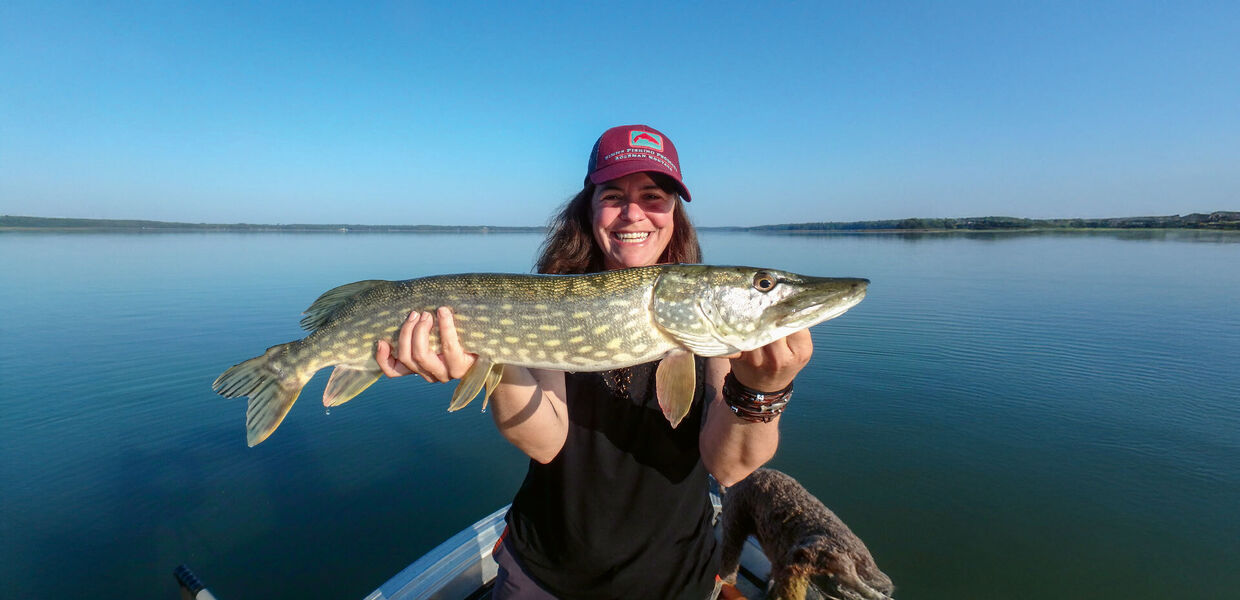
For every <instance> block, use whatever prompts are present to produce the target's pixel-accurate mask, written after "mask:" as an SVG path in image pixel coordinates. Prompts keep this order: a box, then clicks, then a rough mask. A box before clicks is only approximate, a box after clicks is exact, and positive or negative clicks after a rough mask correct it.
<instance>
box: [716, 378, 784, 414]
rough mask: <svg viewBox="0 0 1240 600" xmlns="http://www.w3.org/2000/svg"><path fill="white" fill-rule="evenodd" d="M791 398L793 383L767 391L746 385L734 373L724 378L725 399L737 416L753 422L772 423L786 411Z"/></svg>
mask: <svg viewBox="0 0 1240 600" xmlns="http://www.w3.org/2000/svg"><path fill="white" fill-rule="evenodd" d="M791 399H792V384H791V383H789V384H788V387H786V388H784V389H782V390H779V391H778V392H770V393H767V392H759V391H758V390H755V389H753V388H750V387H746V386H745V385H744V384H742V383H741V382H739V381H737V380H736V376H735V375H733V374H732V373H728V375H727V376H726V377H724V378H723V401H724V402H726V403H727V404H728V408H731V409H732V412H733V413H735V414H736V416H737V417H740V418H741V419H744V420H746V421H749V422H751V423H770V422H771V421H772V420H773V419H775V417H776V416H778V415H779V414H780V413H782V412H784V407H786V406H788V401H789V400H791Z"/></svg>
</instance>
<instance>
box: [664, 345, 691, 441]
mask: <svg viewBox="0 0 1240 600" xmlns="http://www.w3.org/2000/svg"><path fill="white" fill-rule="evenodd" d="M693 362H694V361H693V353H692V352H688V351H685V350H672V351H671V352H669V353H668V354H667V356H664V357H663V360H662V361H660V362H659V369H658V370H657V371H655V374H654V386H655V394H657V395H658V397H659V408H662V409H663V416H664V417H667V421H668V422H669V423H671V424H672V428H675V427H676V426H677V425H680V421H681V420H682V419H684V418H685V415H687V414H689V408H691V407H692V406H693V390H694V387H695V384H696V381H695V379H696V378H697V372H696V367H695V366H694V364H693Z"/></svg>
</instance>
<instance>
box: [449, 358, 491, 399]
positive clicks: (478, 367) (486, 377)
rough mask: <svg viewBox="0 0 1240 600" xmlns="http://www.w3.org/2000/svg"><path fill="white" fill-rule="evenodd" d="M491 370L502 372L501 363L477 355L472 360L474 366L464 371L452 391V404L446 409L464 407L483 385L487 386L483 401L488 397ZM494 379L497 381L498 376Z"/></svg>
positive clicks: (489, 393)
mask: <svg viewBox="0 0 1240 600" xmlns="http://www.w3.org/2000/svg"><path fill="white" fill-rule="evenodd" d="M493 370H498V371H499V372H500V373H503V365H497V364H495V363H493V362H491V359H489V358H482V357H478V360H477V361H475V362H474V366H472V367H470V368H469V370H468V371H466V372H465V376H464V377H462V378H461V382H460V383H458V384H457V385H456V391H454V392H452V404H450V405H448V411H454V410H461V409H462V408H465V405H467V404H469V403H470V402H472V401H473V400H474V398H475V397H477V396H478V392H481V391H482V388H483V387H484V386H485V387H486V388H487V394H486V396H484V397H483V401H484V402H485V401H486V399H487V398H490V397H491V388H492V384H491V383H490V380H491V371H493ZM496 381H498V377H497V378H496ZM484 408H485V405H484Z"/></svg>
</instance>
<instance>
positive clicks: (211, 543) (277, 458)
mask: <svg viewBox="0 0 1240 600" xmlns="http://www.w3.org/2000/svg"><path fill="white" fill-rule="evenodd" d="M538 241H539V237H538V236H533V235H490V236H485V235H476V236H468V235H450V236H432V235H392V236H388V235H378V234H374V235H334V234H323V235H313V234H284V235H281V234H244V235H232V234H151V235H109V234H98V235H96V234H86V235H62V234H0V267H2V268H0V340H2V341H0V494H2V495H0V502H2V505H0V540H2V541H0V596H2V597H5V598H16V597H32V596H41V597H70V596H74V595H79V594H80V593H82V592H84V591H86V590H89V591H90V592H91V593H92V595H93V596H95V597H102V598H135V597H152V598H157V597H163V598H170V597H173V596H174V595H175V587H174V583H173V581H172V577H171V571H172V568H173V567H174V566H176V565H177V564H178V563H181V562H185V563H188V564H189V565H191V566H192V567H193V568H194V569H195V571H197V572H198V573H199V575H201V576H202V577H203V578H204V579H205V580H206V581H207V583H208V584H209V585H210V586H211V587H212V589H213V591H215V593H216V595H217V596H219V597H221V598H222V599H225V600H227V599H229V598H232V599H241V598H258V597H270V598H303V597H322V598H328V597H331V598H360V597H362V596H364V595H365V594H366V593H368V592H370V591H371V590H372V589H374V588H376V587H377V586H378V585H379V584H380V583H382V582H383V581H384V580H385V579H386V578H387V577H389V576H391V575H392V574H394V573H396V572H397V571H398V570H400V569H401V568H402V567H404V566H405V565H406V564H408V563H409V562H410V561H412V560H413V559H414V558H416V557H417V556H419V555H420V554H421V553H422V552H424V551H426V550H428V549H429V548H431V547H433V546H434V545H435V544H436V543H438V542H439V541H440V540H442V539H443V538H445V537H447V536H448V535H450V534H451V533H453V532H455V531H457V530H459V529H460V528H462V527H463V526H465V525H467V524H469V523H471V522H472V521H473V520H475V519H476V518H478V517H480V516H482V515H484V514H486V513H488V512H490V511H491V510H494V509H495V508H496V507H498V506H500V505H502V504H504V503H506V502H508V501H509V499H510V497H511V494H512V493H514V492H515V490H516V489H517V486H518V484H519V483H520V481H521V478H522V476H523V474H524V470H525V460H524V459H523V458H522V456H521V455H519V454H518V453H517V452H516V451H515V450H513V449H511V448H510V447H509V446H508V445H507V444H506V443H505V442H503V441H502V439H500V437H499V435H498V434H496V433H495V431H494V428H493V426H492V425H491V420H490V417H489V416H486V415H481V414H478V412H477V411H476V410H472V409H470V410H465V411H462V412H460V413H453V414H449V413H447V412H445V411H444V408H445V407H446V406H447V404H448V398H449V396H450V392H451V388H450V387H448V386H434V385H431V384H427V383H423V382H420V381H413V380H411V379H410V380H396V381H390V380H382V381H380V382H379V383H378V384H376V385H375V386H374V387H373V388H371V389H370V390H369V391H367V392H366V393H365V394H364V395H363V396H361V397H360V398H359V399H357V400H354V401H353V402H352V403H350V404H348V405H346V406H343V407H339V408H336V409H333V410H332V411H331V413H330V414H325V411H324V409H323V407H322V405H321V404H320V403H318V402H317V397H318V396H319V395H321V392H322V387H323V385H324V384H325V382H326V379H327V373H326V372H323V373H320V374H319V376H317V377H316V378H315V379H314V380H313V381H312V382H311V383H310V385H309V387H308V388H307V390H306V392H305V393H304V394H303V395H302V400H301V402H299V403H298V404H297V405H296V406H295V407H294V408H293V411H292V412H291V413H290V415H289V417H288V418H287V420H285V422H284V424H283V425H282V426H281V427H280V429H279V430H278V431H277V432H276V433H275V434H274V435H273V436H272V437H271V438H270V439H269V440H268V441H266V442H264V443H263V444H261V445H260V446H258V447H257V448H252V449H251V448H246V446H245V434H244V430H243V429H244V427H243V423H244V401H232V400H225V399H222V398H219V397H218V396H215V395H214V394H213V393H212V392H211V389H210V384H211V381H212V380H213V379H214V378H215V377H216V375H218V374H219V373H220V372H221V371H222V370H223V369H225V368H226V367H228V366H230V365H232V364H233V363H236V362H238V361H239V360H241V359H244V358H248V357H250V356H252V355H255V354H257V353H259V352H261V351H262V350H263V349H264V348H266V347H267V346H270V345H272V344H275V343H279V342H284V341H288V340H291V339H294V338H298V337H301V333H300V330H299V329H298V326H297V320H298V318H299V316H298V315H299V313H300V311H301V310H302V309H304V308H305V307H306V306H308V305H309V303H310V301H312V300H313V299H314V298H315V297H316V296H317V295H318V294H319V293H320V292H322V291H324V290H326V289H328V288H330V287H333V286H335V285H338V284H341V283H345V282H348V281H353V280H358V279H369V278H387V279H403V278H408V277H416V276H421V275H427V274H433V273H449V272H465V271H513V272H525V271H528V267H529V265H530V263H531V262H532V260H533V256H534V252H535V249H536V246H537V243H538ZM703 245H704V247H705V250H706V255H707V257H708V259H709V260H710V262H713V263H717V264H727V263H740V264H754V265H764V266H773V267H779V268H785V269H789V270H793V271H799V272H804V273H808V274H816V275H838V276H864V277H869V278H870V279H872V280H873V284H872V285H871V288H870V296H869V298H868V299H866V300H865V302H863V303H862V304H861V305H859V306H858V307H857V308H855V309H853V311H851V312H850V313H848V314H846V315H844V316H843V317H841V318H839V319H838V320H835V321H831V322H829V323H826V324H824V325H821V326H819V327H816V328H815V329H814V341H815V355H814V360H813V362H812V363H811V364H810V366H809V367H808V368H807V370H806V371H805V372H804V373H803V374H802V376H801V378H800V379H799V380H798V382H797V397H796V399H795V400H794V402H793V404H792V405H791V406H790V408H789V412H788V413H787V415H786V417H785V419H784V426H783V442H782V445H781V448H780V452H779V455H778V457H777V458H776V460H775V461H774V466H776V467H778V468H780V469H783V470H785V471H787V472H789V473H791V474H793V475H794V476H796V477H798V478H799V479H801V481H802V482H803V483H804V484H805V485H806V487H808V488H809V489H810V490H811V491H813V492H814V493H815V494H817V495H818V496H819V497H820V498H822V500H823V501H824V502H825V503H826V504H827V505H828V506H830V507H831V508H833V509H834V510H835V511H836V512H837V513H839V514H840V515H841V516H842V517H843V518H844V520H845V521H846V522H848V523H849V524H850V525H851V526H852V528H853V529H854V530H855V531H857V532H858V534H859V535H861V537H862V538H863V539H864V540H865V541H866V542H867V544H868V545H869V546H870V549H871V550H872V551H873V553H874V554H875V556H876V558H877V559H878V562H879V565H880V566H882V567H883V569H884V570H885V571H886V572H887V573H889V574H890V575H891V576H892V578H893V579H894V580H895V582H896V585H897V589H898V591H899V593H898V597H901V598H908V599H949V598H952V599H955V598H1030V599H1033V598H1038V599H1044V598H1061V599H1063V598H1124V599H1133V598H1136V599H1141V598H1150V599H1153V598H1159V599H1164V598H1203V599H1204V598H1224V597H1228V598H1235V597H1238V594H1240V593H1238V592H1237V591H1236V590H1237V589H1240V569H1236V568H1235V567H1236V565H1237V564H1240V511H1238V510H1237V509H1238V508H1240V368H1237V365H1240V302H1238V300H1240V235H1219V234H1213V235H1211V234H1192V233H1174V234H1163V233H1154V234H1131V235H1119V234H1105V235H1083V234H1076V235H973V236H933V235H931V236H907V237H898V236H841V237H779V236H759V235H748V234H706V235H705V236H704V238H703ZM471 406H476V403H475V405H471Z"/></svg>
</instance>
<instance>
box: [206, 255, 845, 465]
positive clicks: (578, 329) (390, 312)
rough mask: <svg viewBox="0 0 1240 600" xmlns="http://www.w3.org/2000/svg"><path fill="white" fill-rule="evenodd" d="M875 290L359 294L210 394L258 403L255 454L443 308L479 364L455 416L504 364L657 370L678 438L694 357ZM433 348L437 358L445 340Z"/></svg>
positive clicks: (477, 278) (440, 287)
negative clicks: (319, 375)
mask: <svg viewBox="0 0 1240 600" xmlns="http://www.w3.org/2000/svg"><path fill="white" fill-rule="evenodd" d="M868 284H869V280H867V279H859V278H825V277H810V276H805V275H798V274H795V273H789V272H785V271H780V270H776V269H764V268H756V267H741V266H714V265H696V264H695V265H689V264H677V265H655V266H648V267H634V268H629V269H620V270H615V271H605V272H602V273H592V274H586V275H531V274H511V273H463V274H452V275H434V276H429V277H422V278H418V279H408V280H404V281H386V280H373V279H372V280H365V281H357V282H354V283H349V284H346V285H342V286H340V287H337V288H334V289H331V290H328V291H327V292H325V293H323V295H321V296H319V298H318V299H317V300H315V301H314V303H313V304H311V305H310V307H309V308H308V309H306V311H305V313H303V314H304V317H303V318H302V320H301V326H302V328H304V329H306V330H307V331H309V332H310V334H309V335H307V336H306V337H304V338H302V339H300V340H295V341H292V342H288V343H284V344H278V345H275V346H271V347H270V348H268V349H267V351H266V352H264V353H263V354H261V355H259V356H256V357H254V358H251V359H249V360H246V361H244V362H241V363H238V364H236V365H234V366H233V367H231V368H229V369H228V370H226V371H224V373H223V374H221V375H220V376H219V377H218V378H217V379H216V380H215V382H214V383H213V384H212V386H211V387H212V389H214V390H215V391H216V392H217V393H218V394H220V395H221V396H224V397H226V398H239V397H248V398H249V403H248V406H247V408H246V423H245V425H246V442H247V443H248V445H249V446H251V447H253V446H255V445H257V444H259V443H261V442H262V441H263V440H265V439H267V437H268V436H270V435H271V434H272V432H274V431H275V430H276V428H277V427H279V425H280V423H281V422H282V421H283V420H284V417H285V416H286V415H287V414H288V412H289V409H291V408H292V406H293V403H294V402H296V401H297V397H298V396H299V395H300V394H301V390H302V388H303V387H304V386H305V385H306V383H307V382H308V381H310V378H311V377H313V376H314V374H315V373H316V372H317V371H319V370H320V369H322V368H325V367H329V366H330V367H334V369H333V370H332V374H331V377H330V378H329V379H328V381H327V387H326V388H325V389H324V391H323V405H324V406H326V407H329V408H330V407H335V406H339V405H341V404H344V403H345V402H348V401H349V400H351V399H353V398H354V397H356V396H357V395H358V394H360V393H362V392H363V391H364V390H365V389H366V388H368V387H370V386H371V385H372V384H373V383H374V382H375V381H377V380H378V379H379V377H380V376H381V375H382V374H383V372H382V371H381V370H380V368H379V364H378V363H377V362H376V361H375V359H374V354H375V346H376V344H377V343H378V341H379V340H388V341H389V342H391V343H392V344H393V347H395V346H396V343H397V338H398V336H399V332H400V327H401V325H402V324H403V323H404V321H405V319H406V317H407V316H408V315H409V314H410V313H411V312H413V311H434V310H436V309H437V308H438V307H441V306H446V307H449V308H451V309H452V311H453V319H454V321H455V324H456V330H457V334H458V336H459V338H460V344H461V348H462V349H463V350H464V351H465V352H470V353H473V354H475V355H477V360H476V361H475V362H474V365H473V366H472V367H471V368H470V369H469V371H468V372H466V373H465V375H464V376H463V377H462V378H461V380H460V382H459V383H458V384H457V387H456V389H455V390H454V392H453V395H452V401H451V403H450V405H449V407H448V410H450V411H454V410H459V409H461V408H463V407H465V406H466V405H468V404H469V403H470V402H471V401H472V400H473V399H474V398H476V397H477V396H478V394H479V393H483V403H484V404H483V407H484V408H485V406H486V404H485V403H486V401H487V399H489V398H490V395H491V393H492V392H493V391H494V389H495V387H496V386H497V385H498V384H499V381H500V379H501V378H502V376H503V368H504V366H505V365H514V366H521V367H531V368H539V369H554V370H559V371H568V372H591V371H608V370H612V369H619V368H623V367H629V366H633V365H638V364H642V363H647V362H651V361H655V360H659V361H660V363H659V366H658V368H657V369H656V371H655V393H656V395H657V397H658V402H659V407H660V409H661V410H662V411H663V414H664V416H665V417H666V418H667V420H668V422H669V423H670V424H671V426H672V427H676V426H678V425H679V423H680V421H681V420H682V419H683V418H684V416H685V415H686V414H687V413H688V412H689V408H690V406H691V405H692V403H693V390H694V386H695V381H694V378H695V371H694V361H693V356H694V355H698V356H705V357H711V356H725V355H728V354H733V353H735V352H741V351H746V350H752V349H755V348H759V347H761V346H764V345H766V344H768V343H770V342H772V341H775V340H777V339H780V338H782V337H785V336H787V335H788V334H790V333H792V332H794V331H798V330H801V329H805V328H807V327H810V326H813V325H816V324H818V323H821V322H823V321H826V320H828V319H832V318H835V317H838V316H839V315H841V314H844V312H845V311H847V310H848V309H850V308H852V307H853V306H855V305H856V304H857V303H858V302H861V300H862V299H863V298H864V297H865V294H866V289H867V286H868ZM430 349H431V351H433V352H439V351H440V345H439V334H438V328H437V327H432V328H431V333H430ZM484 390H485V391H484Z"/></svg>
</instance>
